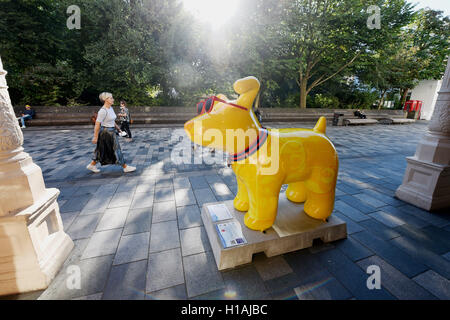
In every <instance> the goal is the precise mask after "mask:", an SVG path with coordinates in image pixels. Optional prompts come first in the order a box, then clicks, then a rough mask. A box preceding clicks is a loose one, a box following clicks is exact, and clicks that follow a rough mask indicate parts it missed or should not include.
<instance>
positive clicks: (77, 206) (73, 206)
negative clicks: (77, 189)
mask: <svg viewBox="0 0 450 320" xmlns="http://www.w3.org/2000/svg"><path fill="white" fill-rule="evenodd" d="M91 197H92V194H87V195H82V196H78V197H72V198H70V199H69V200H67V202H66V203H64V205H63V206H62V207H61V208H59V211H60V212H61V213H66V212H74V211H78V212H79V211H81V210H83V207H84V206H85V205H86V204H87V203H88V201H89V200H90V199H91Z"/></svg>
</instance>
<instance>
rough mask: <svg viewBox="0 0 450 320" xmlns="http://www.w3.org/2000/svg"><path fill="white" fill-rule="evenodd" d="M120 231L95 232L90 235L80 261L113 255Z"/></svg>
mask: <svg viewBox="0 0 450 320" xmlns="http://www.w3.org/2000/svg"><path fill="white" fill-rule="evenodd" d="M121 234H122V229H113V230H108V231H101V232H96V233H94V234H93V235H92V237H91V239H90V240H89V243H88V245H87V247H86V249H85V250H84V252H83V255H82V256H81V259H89V258H94V257H100V256H106V255H110V254H114V253H115V252H116V250H117V245H118V244H119V240H120V236H121Z"/></svg>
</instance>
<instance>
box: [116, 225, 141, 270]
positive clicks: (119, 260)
mask: <svg viewBox="0 0 450 320" xmlns="http://www.w3.org/2000/svg"><path fill="white" fill-rule="evenodd" d="M149 244H150V232H145V233H136V234H131V235H127V236H122V238H121V239H120V242H119V247H118V248H117V252H116V256H115V257H114V262H113V264H114V265H118V264H123V263H129V262H134V261H139V260H145V259H147V258H148V251H149Z"/></svg>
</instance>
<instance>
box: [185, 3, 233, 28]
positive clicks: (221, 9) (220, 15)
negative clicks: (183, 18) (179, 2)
mask: <svg viewBox="0 0 450 320" xmlns="http://www.w3.org/2000/svg"><path fill="white" fill-rule="evenodd" d="M238 3H239V2H238V0H183V6H184V8H185V9H186V10H187V11H188V12H190V13H191V14H192V15H194V16H195V17H196V18H197V20H199V21H202V22H205V23H208V24H210V25H211V26H212V27H214V26H218V25H222V24H224V23H225V22H226V21H227V20H228V19H229V18H230V17H232V16H233V14H234V13H235V12H236V9H237V7H238Z"/></svg>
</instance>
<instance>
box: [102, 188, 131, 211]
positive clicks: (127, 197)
mask: <svg viewBox="0 0 450 320" xmlns="http://www.w3.org/2000/svg"><path fill="white" fill-rule="evenodd" d="M117 191H118V192H116V193H115V194H114V196H113V197H112V199H111V201H110V202H109V205H108V208H117V207H129V206H130V205H131V201H132V200H133V194H132V193H130V192H120V190H117Z"/></svg>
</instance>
